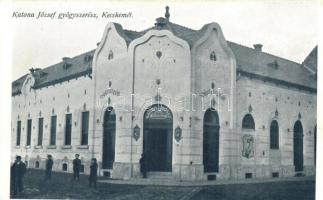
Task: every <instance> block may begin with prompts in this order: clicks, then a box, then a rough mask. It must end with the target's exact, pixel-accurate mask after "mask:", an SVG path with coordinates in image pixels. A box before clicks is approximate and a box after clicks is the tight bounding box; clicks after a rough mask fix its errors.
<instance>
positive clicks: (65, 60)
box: [62, 57, 70, 62]
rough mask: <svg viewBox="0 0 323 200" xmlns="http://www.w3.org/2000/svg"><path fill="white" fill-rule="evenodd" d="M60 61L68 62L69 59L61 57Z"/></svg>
mask: <svg viewBox="0 0 323 200" xmlns="http://www.w3.org/2000/svg"><path fill="white" fill-rule="evenodd" d="M62 60H63V62H67V61H68V60H70V58H69V57H63V58H62Z"/></svg>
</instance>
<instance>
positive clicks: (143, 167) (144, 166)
mask: <svg viewBox="0 0 323 200" xmlns="http://www.w3.org/2000/svg"><path fill="white" fill-rule="evenodd" d="M139 163H140V172H141V174H142V177H143V178H147V156H146V154H144V153H143V154H141V158H140V160H139Z"/></svg>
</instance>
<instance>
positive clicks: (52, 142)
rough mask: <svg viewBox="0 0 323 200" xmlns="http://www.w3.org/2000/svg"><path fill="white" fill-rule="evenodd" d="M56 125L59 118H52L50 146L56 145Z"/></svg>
mask: <svg viewBox="0 0 323 200" xmlns="http://www.w3.org/2000/svg"><path fill="white" fill-rule="evenodd" d="M56 123H57V116H52V117H51V119H50V140H49V145H56Z"/></svg>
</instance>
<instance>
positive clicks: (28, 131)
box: [26, 119, 32, 146]
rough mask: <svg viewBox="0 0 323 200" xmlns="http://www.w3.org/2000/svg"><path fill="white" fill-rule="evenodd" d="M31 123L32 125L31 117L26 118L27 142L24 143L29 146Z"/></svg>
mask: <svg viewBox="0 0 323 200" xmlns="http://www.w3.org/2000/svg"><path fill="white" fill-rule="evenodd" d="M31 125H32V121H31V119H28V120H27V142H26V145H27V146H30V143H31V128H32V127H31Z"/></svg>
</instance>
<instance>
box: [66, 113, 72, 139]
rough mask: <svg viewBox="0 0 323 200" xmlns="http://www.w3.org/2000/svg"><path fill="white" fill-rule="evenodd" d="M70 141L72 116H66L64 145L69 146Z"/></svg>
mask: <svg viewBox="0 0 323 200" xmlns="http://www.w3.org/2000/svg"><path fill="white" fill-rule="evenodd" d="M71 139H72V114H66V117H65V140H64V141H65V145H71Z"/></svg>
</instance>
